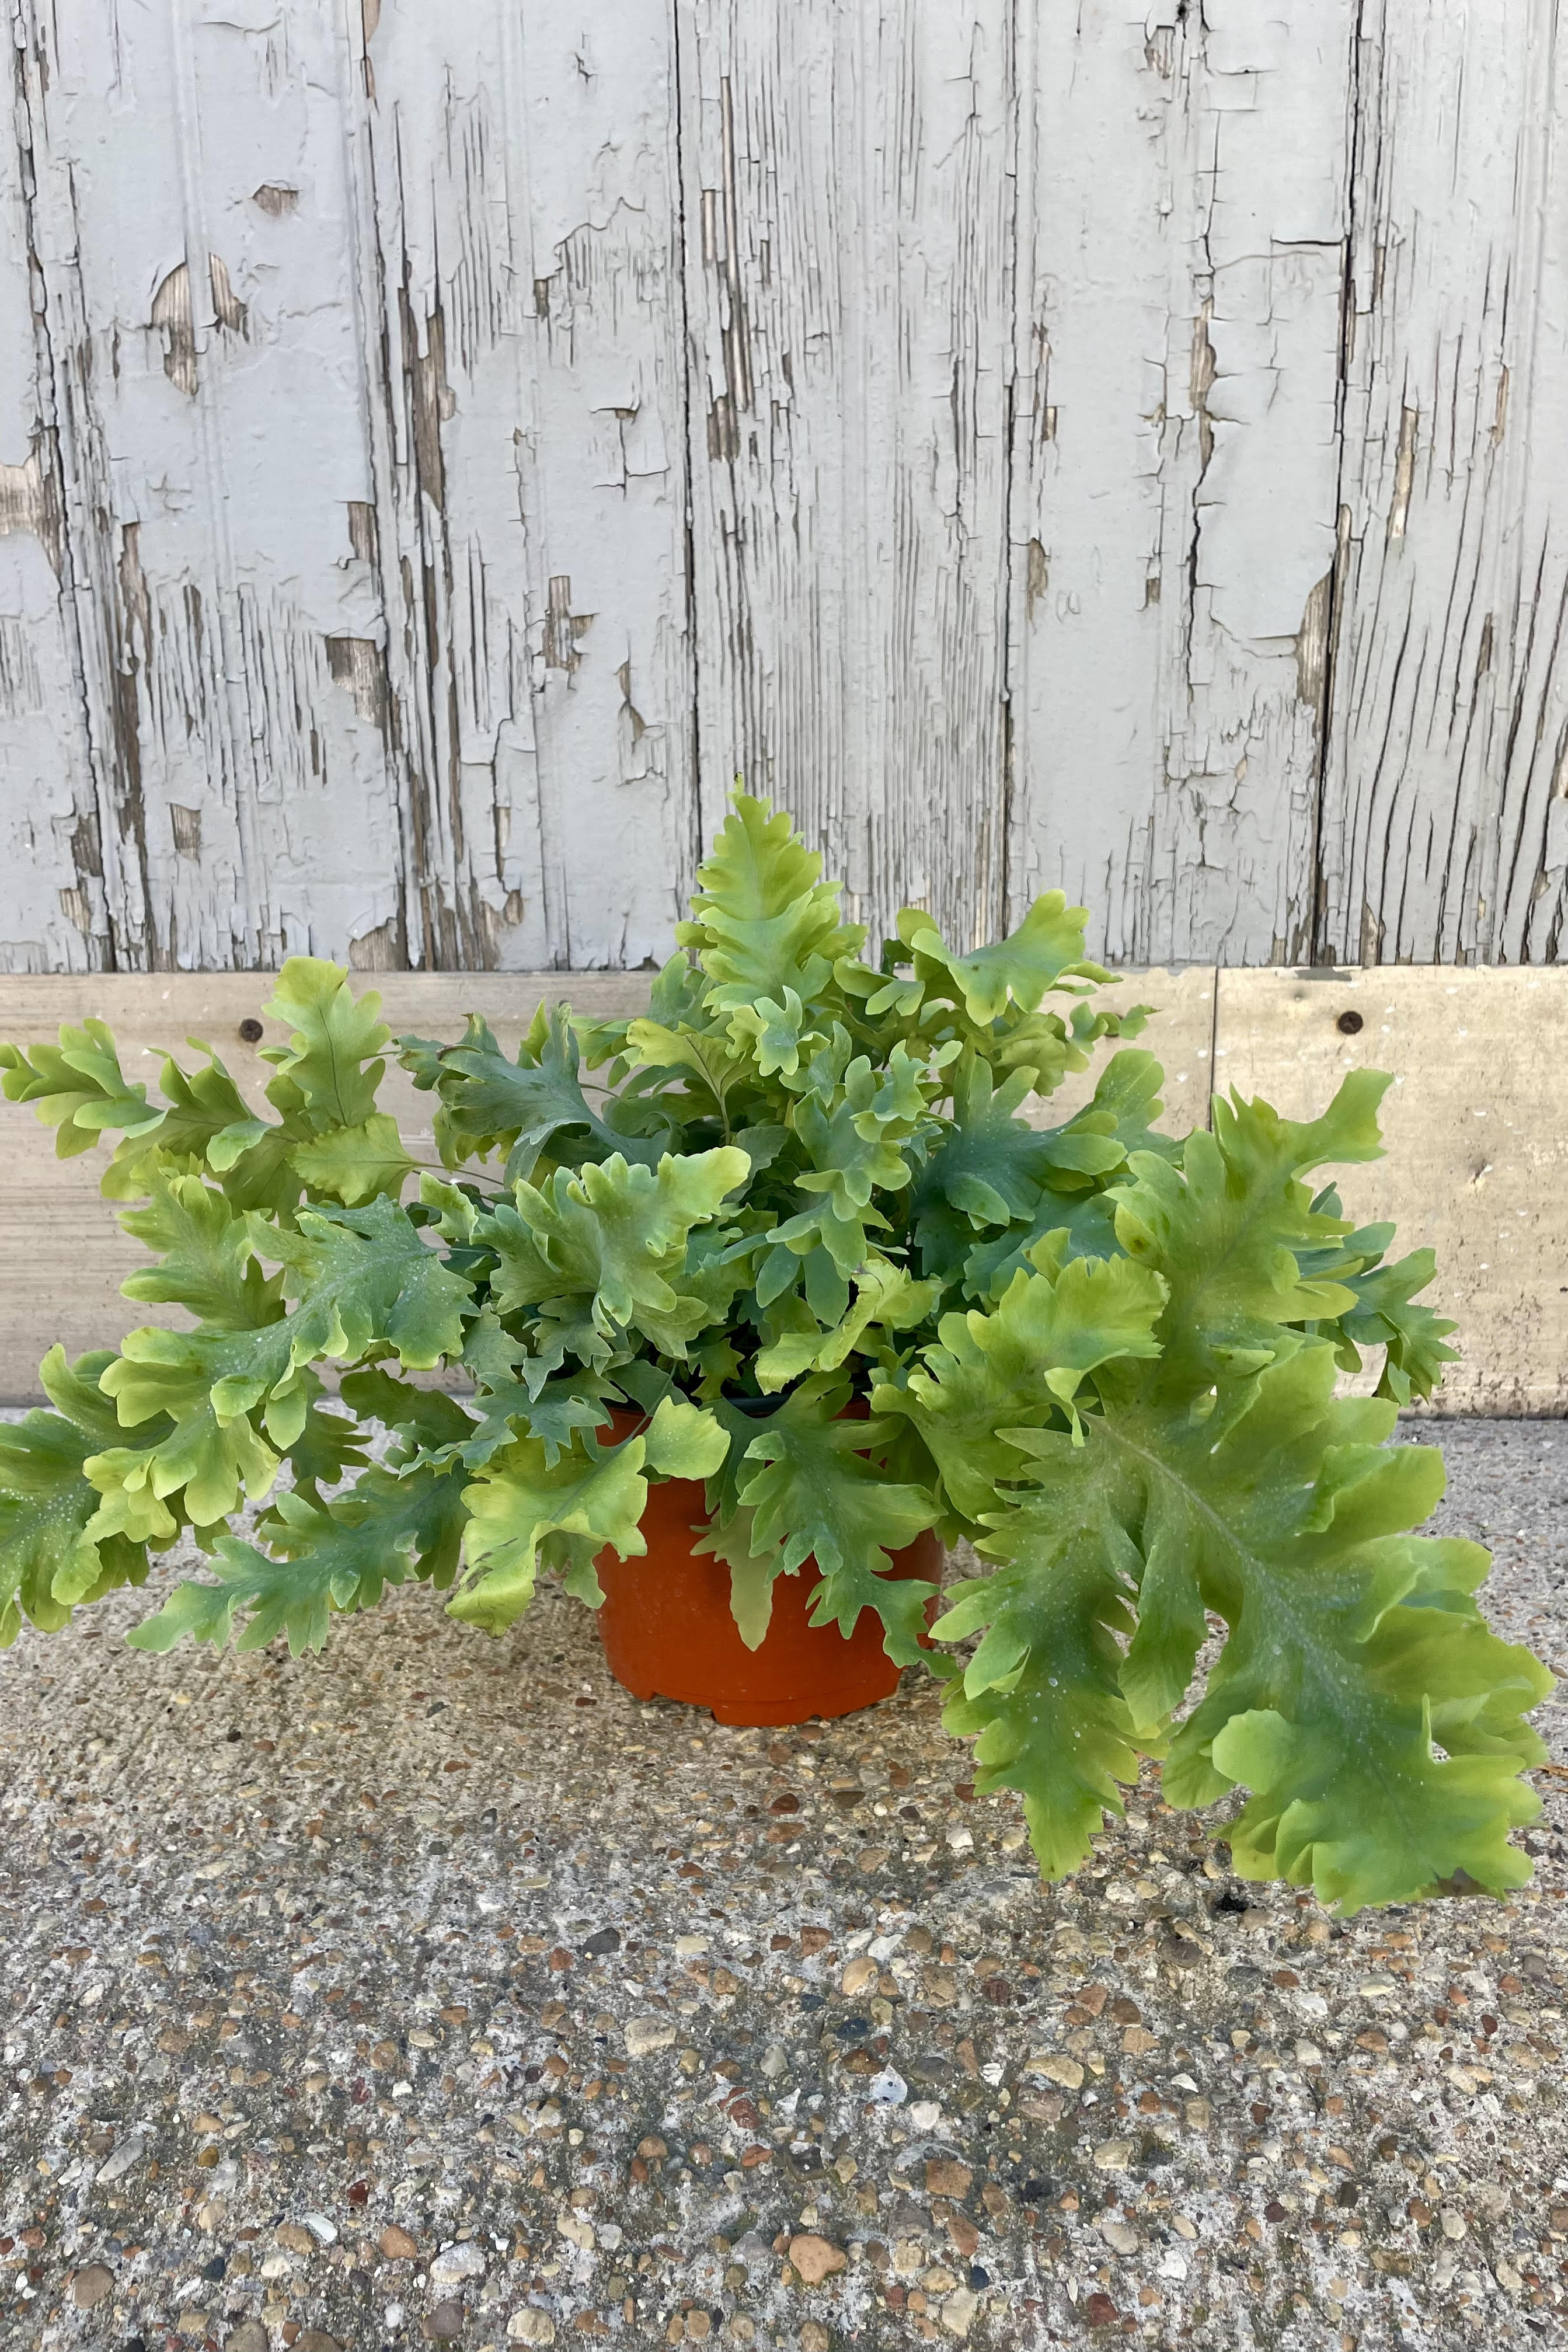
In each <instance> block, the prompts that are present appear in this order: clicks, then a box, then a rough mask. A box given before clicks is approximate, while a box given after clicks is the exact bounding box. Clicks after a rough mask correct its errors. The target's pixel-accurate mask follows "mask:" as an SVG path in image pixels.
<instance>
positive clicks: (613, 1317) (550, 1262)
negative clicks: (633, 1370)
mask: <svg viewBox="0 0 1568 2352" xmlns="http://www.w3.org/2000/svg"><path fill="white" fill-rule="evenodd" d="M750 1166H751V1162H750V1161H749V1160H748V1159H747V1157H746V1155H745V1153H744V1152H743V1151H738V1150H732V1149H728V1150H717V1151H703V1152H698V1153H695V1154H693V1155H692V1156H690V1157H689V1158H685V1159H666V1160H662V1161H661V1162H660V1164H659V1166H658V1170H657V1171H655V1170H653V1169H648V1168H641V1167H637V1168H634V1167H629V1166H628V1165H627V1163H626V1160H624V1159H622V1158H621V1157H620V1155H619V1154H618V1153H617V1154H616V1157H615V1158H614V1159H611V1160H605V1161H604V1162H603V1164H602V1165H600V1166H597V1167H594V1166H589V1167H584V1168H583V1169H582V1170H581V1171H579V1172H578V1173H577V1174H576V1175H575V1176H574V1175H571V1174H569V1173H568V1172H567V1171H565V1170H564V1169H558V1170H557V1171H556V1172H555V1174H554V1175H553V1176H552V1177H551V1178H549V1179H548V1180H547V1181H546V1182H545V1184H544V1185H543V1186H542V1187H541V1188H539V1189H537V1190H536V1189H535V1187H534V1186H533V1185H531V1184H525V1183H519V1184H517V1185H516V1186H514V1188H513V1190H514V1193H515V1198H516V1203H517V1205H516V1207H515V1208H513V1207H512V1206H510V1204H509V1203H503V1204H502V1205H500V1207H498V1208H497V1209H496V1211H495V1213H494V1214H493V1215H491V1216H489V1217H488V1218H485V1219H482V1220H481V1221H480V1222H479V1224H478V1225H476V1227H475V1239H476V1240H477V1241H479V1242H482V1243H484V1244H487V1245H488V1246H489V1247H490V1248H491V1249H493V1250H494V1251H495V1252H496V1255H497V1257H498V1259H499V1261H500V1263H499V1265H498V1266H497V1270H496V1273H495V1275H494V1277H493V1280H492V1294H493V1297H494V1301H495V1305H496V1307H497V1308H498V1310H499V1312H500V1314H502V1315H507V1314H510V1313H512V1312H514V1311H515V1310H517V1309H519V1308H525V1307H550V1308H551V1309H552V1311H555V1310H557V1309H558V1308H564V1311H565V1314H567V1315H580V1316H581V1317H583V1318H586V1319H588V1320H589V1321H590V1323H591V1327H592V1329H593V1330H594V1331H595V1332H597V1333H598V1335H599V1336H600V1338H601V1339H604V1340H605V1341H606V1342H609V1341H614V1340H616V1338H617V1337H618V1335H619V1334H620V1333H622V1332H624V1331H626V1330H631V1329H635V1330H637V1331H639V1332H641V1333H642V1335H643V1336H644V1337H645V1338H646V1339H649V1340H651V1341H652V1343H653V1345H654V1346H655V1347H656V1348H657V1349H658V1350H659V1352H660V1353H661V1354H664V1355H669V1356H679V1355H682V1354H684V1352H685V1347H686V1342H687V1340H688V1339H692V1338H693V1337H695V1335H696V1333H697V1332H698V1331H699V1330H700V1328H702V1325H703V1323H704V1322H705V1321H706V1319H707V1313H706V1309H705V1307H703V1305H702V1303H701V1301H700V1299H699V1298H695V1297H692V1296H690V1295H689V1294H686V1295H683V1294H682V1291H681V1290H680V1289H679V1287H678V1285H679V1283H680V1279H681V1276H682V1273H683V1271H684V1268H685V1262H686V1244H687V1237H688V1235H689V1234H690V1232H691V1230H692V1228H693V1226H695V1225H700V1224H703V1223H707V1221H708V1220H709V1219H710V1217H713V1216H715V1215H716V1214H717V1213H718V1211H719V1208H720V1206H721V1202H723V1199H724V1196H725V1194H726V1193H728V1192H731V1191H733V1190H734V1189H735V1188H736V1187H737V1186H738V1185H740V1184H742V1183H744V1181H745V1180H746V1176H747V1173H748V1171H749V1169H750ZM606 1360H607V1350H606Z"/></svg>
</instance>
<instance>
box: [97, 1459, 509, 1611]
mask: <svg viewBox="0 0 1568 2352" xmlns="http://www.w3.org/2000/svg"><path fill="white" fill-rule="evenodd" d="M461 1486H462V1473H461V1472H458V1473H456V1474H451V1473H447V1474H445V1475H444V1474H442V1473H441V1472H439V1471H434V1470H429V1469H426V1468H419V1469H415V1470H405V1471H401V1472H398V1473H396V1474H394V1473H392V1472H389V1471H386V1470H383V1469H373V1470H368V1471H366V1473H365V1474H364V1475H363V1477H362V1478H360V1479H358V1480H356V1482H355V1484H354V1485H353V1487H351V1488H350V1490H349V1492H348V1493H347V1494H346V1495H340V1496H336V1497H335V1498H334V1499H333V1501H332V1502H331V1503H330V1504H326V1505H317V1504H312V1503H310V1502H309V1501H308V1500H307V1499H306V1498H305V1496H302V1495H300V1494H298V1493H292V1494H284V1495H280V1496H279V1498H278V1501H277V1503H276V1504H275V1505H274V1506H273V1507H272V1508H271V1510H270V1511H269V1512H268V1514H267V1516H266V1517H265V1518H264V1519H263V1521H262V1523H261V1534H262V1538H263V1540H264V1541H265V1542H266V1544H267V1545H268V1550H267V1551H262V1550H260V1549H258V1547H257V1546H256V1545H254V1544H247V1543H241V1542H239V1541H238V1540H237V1538H234V1537H233V1536H224V1537H221V1538H219V1540H218V1543H217V1547H216V1553H215V1555H214V1558H213V1559H212V1561H211V1562H210V1566H211V1568H212V1570H213V1571H214V1573H215V1574H216V1576H217V1578H218V1582H217V1583H216V1584H205V1583H197V1582H195V1581H191V1580H186V1581H184V1582H183V1583H180V1584H178V1585H176V1586H175V1588H174V1591H173V1592H172V1593H171V1594H170V1596H169V1598H168V1600H167V1601H165V1602H164V1603H163V1608H162V1609H160V1610H159V1611H158V1612H157V1613H156V1615H154V1616H153V1617H149V1618H147V1619H145V1620H144V1621H143V1622H142V1624H140V1625H138V1626H137V1627H136V1628H135V1630H134V1631H133V1632H132V1633H129V1634H128V1635H127V1636H126V1639H127V1641H128V1642H129V1643H130V1644H131V1646H132V1649H137V1650H170V1649H173V1648H174V1644H175V1643H177V1642H179V1641H181V1640H183V1639H184V1637H185V1636H186V1635H187V1634H188V1635H189V1636H190V1637H191V1639H192V1640H193V1641H197V1642H212V1643H217V1644H221V1643H225V1642H227V1641H229V1640H230V1639H234V1643H235V1647H236V1648H237V1649H238V1650H259V1649H264V1648H265V1647H266V1645H267V1643H268V1642H272V1641H276V1640H277V1639H278V1637H279V1634H283V1635H286V1636H287V1637H288V1642H289V1652H290V1654H292V1655H293V1656H295V1657H298V1656H299V1655H300V1653H301V1651H304V1650H319V1649H321V1647H322V1645H323V1643H325V1641H326V1638H327V1633H328V1630H329V1628H330V1625H331V1618H332V1616H333V1615H334V1614H339V1613H342V1612H347V1611H352V1610H356V1609H374V1607H375V1606H376V1604H377V1602H378V1601H380V1600H381V1597H382V1594H383V1592H384V1590H385V1588H386V1587H387V1586H388V1585H395V1584H402V1583H404V1582H405V1580H406V1579H407V1578H408V1577H409V1576H411V1575H415V1576H420V1577H426V1578H428V1579H429V1580H431V1581H432V1582H433V1583H434V1584H435V1585H437V1587H438V1588H439V1587H441V1586H443V1585H447V1584H449V1583H450V1582H451V1580H452V1578H453V1576H454V1575H455V1574H456V1572H457V1566H458V1544H459V1541H460V1538H461V1534H462V1529H463V1526H464V1521H465V1514H464V1511H463V1507H462V1501H461Z"/></svg>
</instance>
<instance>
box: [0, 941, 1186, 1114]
mask: <svg viewBox="0 0 1568 2352" xmlns="http://www.w3.org/2000/svg"><path fill="white" fill-rule="evenodd" d="M1105 1000H1106V1003H1107V1004H1108V1005H1113V1006H1114V1007H1115V1008H1116V1010H1117V1011H1118V1012H1122V1013H1125V1012H1130V1011H1131V1008H1132V1007H1133V1005H1135V1004H1146V1005H1150V1006H1152V1008H1153V1010H1152V1017H1151V1019H1150V1020H1149V1022H1148V1024H1146V1026H1145V1028H1144V1030H1143V1033H1142V1036H1140V1037H1137V1038H1134V1039H1133V1040H1132V1043H1133V1044H1134V1045H1142V1046H1145V1047H1146V1048H1147V1049H1148V1051H1149V1052H1150V1053H1151V1054H1152V1055H1154V1056H1155V1058H1156V1059H1157V1061H1158V1062H1159V1064H1160V1066H1161V1068H1162V1069H1163V1071H1164V1073H1165V1082H1164V1084H1163V1087H1161V1089H1160V1098H1161V1100H1162V1102H1163V1104H1164V1106H1165V1107H1164V1109H1163V1111H1162V1113H1161V1115H1160V1117H1159V1118H1157V1119H1156V1120H1155V1122H1154V1124H1155V1126H1156V1127H1157V1128H1158V1129H1160V1131H1161V1133H1162V1134H1164V1135H1187V1134H1190V1133H1191V1131H1192V1129H1194V1127H1206V1126H1207V1124H1208V1113H1209V1094H1210V1091H1211V1087H1212V1083H1213V1081H1212V1077H1211V1072H1212V1070H1213V1067H1214V1043H1215V970H1214V967H1213V965H1212V964H1201V963H1200V964H1188V965H1186V966H1185V967H1184V969H1183V970H1181V971H1168V970H1163V969H1161V968H1158V967H1156V968H1155V969H1153V970H1152V971H1118V972H1117V973H1116V975H1115V985H1114V986H1113V987H1111V988H1110V989H1108V990H1106V991H1105ZM3 1003H4V999H3V998H0V1004H3ZM1116 1050H1117V1049H1116V1045H1115V1041H1114V1040H1112V1041H1111V1042H1110V1044H1109V1045H1102V1046H1101V1047H1100V1051H1099V1053H1098V1055H1096V1057H1095V1060H1094V1061H1093V1063H1092V1064H1091V1065H1090V1066H1089V1068H1088V1069H1087V1070H1082V1071H1079V1072H1078V1073H1077V1074H1076V1075H1075V1076H1072V1077H1069V1078H1068V1079H1066V1080H1065V1081H1064V1082H1063V1084H1062V1085H1061V1086H1059V1087H1058V1089H1057V1091H1056V1093H1055V1094H1054V1095H1047V1097H1046V1099H1045V1101H1044V1102H1043V1103H1031V1104H1030V1105H1029V1106H1028V1107H1027V1108H1026V1112H1025V1116H1026V1118H1028V1120H1029V1122H1030V1124H1031V1125H1032V1126H1035V1127H1055V1126H1057V1125H1058V1123H1059V1122H1060V1121H1061V1120H1062V1119H1064V1118H1071V1116H1072V1114H1073V1112H1074V1111H1076V1110H1079V1109H1080V1108H1082V1106H1083V1105H1084V1104H1085V1103H1086V1102H1088V1101H1089V1097H1090V1096H1091V1095H1092V1094H1093V1092H1094V1088H1095V1082H1096V1080H1097V1078H1098V1076H1099V1074H1100V1069H1101V1067H1102V1066H1103V1063H1104V1057H1105V1055H1108V1054H1113V1053H1115V1051H1116Z"/></svg>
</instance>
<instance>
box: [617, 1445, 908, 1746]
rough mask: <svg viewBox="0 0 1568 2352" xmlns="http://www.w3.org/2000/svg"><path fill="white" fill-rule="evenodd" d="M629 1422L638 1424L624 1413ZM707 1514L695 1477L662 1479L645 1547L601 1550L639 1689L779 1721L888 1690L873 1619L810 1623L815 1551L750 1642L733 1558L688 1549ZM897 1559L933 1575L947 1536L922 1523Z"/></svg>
mask: <svg viewBox="0 0 1568 2352" xmlns="http://www.w3.org/2000/svg"><path fill="white" fill-rule="evenodd" d="M639 1418H640V1417H639ZM622 1419H623V1416H622V1415H620V1414H618V1413H617V1414H616V1422H617V1423H620V1422H621V1421H622ZM627 1426H628V1427H636V1426H637V1422H636V1421H633V1420H631V1419H630V1418H629V1417H627ZM707 1518H708V1511H707V1506H706V1503H705V1501H704V1498H703V1491H702V1486H701V1482H700V1480H699V1479H695V1478H670V1479H668V1480H667V1481H666V1482H665V1484H664V1485H663V1486H650V1487H649V1488H648V1493H647V1509H646V1510H645V1511H644V1513H643V1519H642V1532H643V1538H644V1540H645V1541H646V1543H647V1552H646V1553H645V1554H644V1555H643V1556H642V1557H641V1558H639V1559H626V1560H623V1559H618V1558H617V1556H616V1553H615V1552H614V1551H609V1550H606V1551H604V1552H601V1553H600V1555H599V1558H598V1559H597V1561H596V1562H595V1566H596V1567H597V1569H598V1572H599V1582H600V1584H601V1585H602V1586H603V1588H604V1593H605V1601H604V1606H603V1608H601V1609H600V1610H599V1611H598V1612H597V1615H598V1620H599V1632H600V1635H601V1637H602V1639H603V1641H604V1644H605V1659H606V1660H607V1662H608V1664H609V1668H610V1672H611V1673H612V1674H613V1675H614V1676H615V1678H616V1681H617V1682H618V1683H619V1684H621V1685H622V1686H623V1687H624V1688H625V1689H626V1690H629V1691H630V1692H631V1694H632V1696H633V1697H634V1698H643V1699H647V1698H656V1697H657V1698H672V1699H679V1700H681V1701H683V1702H684V1703H685V1704H686V1705H688V1706H703V1707H708V1708H710V1710H711V1712H712V1714H713V1715H714V1716H715V1717H716V1718H717V1719H718V1721H719V1722H721V1723H735V1724H777V1723H806V1722H808V1721H809V1720H810V1719H811V1717H813V1716H823V1717H830V1716H838V1715H854V1714H857V1713H858V1710H859V1709H860V1708H861V1707H865V1706H876V1704H877V1702H878V1700H879V1699H884V1698H890V1697H891V1696H892V1695H893V1693H894V1691H895V1690H897V1688H898V1686H899V1671H900V1670H899V1668H898V1667H897V1666H896V1665H894V1664H893V1662H892V1660H891V1659H890V1658H889V1656H888V1654H887V1652H886V1651H885V1650H884V1649H883V1647H882V1623H881V1620H880V1618H879V1617H877V1616H876V1615H874V1614H873V1612H871V1611H870V1610H868V1609H863V1610H862V1611H861V1612H860V1616H859V1618H858V1622H857V1623H856V1627H855V1631H854V1632H853V1633H851V1634H850V1636H849V1638H848V1640H847V1641H846V1639H845V1638H844V1636H843V1634H842V1633H840V1632H839V1631H838V1628H837V1625H826V1626H815V1625H811V1624H809V1623H808V1622H806V1620H807V1611H806V1604H807V1601H808V1599H809V1597H810V1595H811V1593H812V1591H814V1590H815V1588H816V1582H817V1577H818V1570H817V1567H816V1561H815V1560H813V1559H807V1560H805V1562H804V1563H803V1565H802V1566H801V1567H800V1568H799V1569H798V1570H796V1571H795V1574H794V1575H793V1576H780V1577H776V1578H775V1579H774V1580H773V1615H772V1618H771V1619H770V1620H769V1623H768V1630H767V1632H766V1633H765V1634H764V1635H763V1640H762V1643H761V1644H760V1646H759V1647H758V1648H756V1649H754V1650H748V1649H747V1647H746V1645H745V1643H744V1642H742V1639H741V1635H740V1632H739V1629H738V1628H737V1626H736V1623H735V1620H734V1618H733V1616H732V1615H731V1610H730V1571H729V1570H728V1568H727V1567H726V1566H725V1565H724V1563H723V1561H722V1560H719V1559H714V1558H713V1557H712V1555H711V1553H709V1552H694V1551H693V1550H692V1549H691V1547H692V1545H693V1543H694V1542H695V1541H696V1539H697V1536H698V1534H699V1532H700V1530H701V1528H703V1527H705V1526H706V1524H707ZM892 1558H893V1567H892V1571H891V1572H892V1573H893V1574H894V1575H895V1576H918V1577H923V1578H924V1579H925V1580H927V1582H929V1583H931V1584H935V1583H937V1582H938V1581H939V1580H940V1576H941V1571H942V1546H941V1545H940V1544H939V1543H938V1541H937V1539H936V1538H935V1536H934V1535H931V1534H930V1533H929V1532H928V1533H927V1534H924V1535H921V1536H917V1537H916V1538H915V1540H914V1542H913V1543H912V1544H910V1545H909V1546H908V1547H907V1548H906V1549H904V1550H902V1551H899V1552H895V1553H894V1554H893V1555H892ZM928 1614H929V1612H928Z"/></svg>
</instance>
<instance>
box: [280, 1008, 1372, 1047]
mask: <svg viewBox="0 0 1568 2352" xmlns="http://www.w3.org/2000/svg"><path fill="white" fill-rule="evenodd" d="M1355 1025H1356V1027H1357V1028H1358V1029H1359V1028H1360V1027H1361V1015H1360V1014H1359V1013H1358V1014H1357V1015H1356V1024H1355ZM239 1034H240V1035H241V1036H242V1037H243V1038H244V1040H245V1042H246V1044H247V1045H260V1043H261V1038H262V1028H261V1024H260V1022H259V1021H258V1020H257V1019H256V1017H255V1015H254V1014H253V1013H249V1014H247V1016H246V1018H245V1019H244V1020H243V1021H242V1022H241V1023H240V1024H239Z"/></svg>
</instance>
